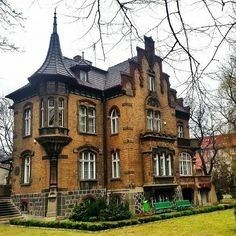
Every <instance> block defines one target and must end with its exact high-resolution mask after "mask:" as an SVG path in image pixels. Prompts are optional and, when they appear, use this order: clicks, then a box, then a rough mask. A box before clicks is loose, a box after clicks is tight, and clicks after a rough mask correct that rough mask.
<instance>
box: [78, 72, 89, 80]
mask: <svg viewBox="0 0 236 236" xmlns="http://www.w3.org/2000/svg"><path fill="white" fill-rule="evenodd" d="M79 77H80V80H82V81H86V82H87V81H88V73H87V72H86V71H83V70H81V71H80V72H79Z"/></svg>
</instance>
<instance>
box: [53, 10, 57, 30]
mask: <svg viewBox="0 0 236 236" xmlns="http://www.w3.org/2000/svg"><path fill="white" fill-rule="evenodd" d="M53 33H57V8H55V11H54V21H53Z"/></svg>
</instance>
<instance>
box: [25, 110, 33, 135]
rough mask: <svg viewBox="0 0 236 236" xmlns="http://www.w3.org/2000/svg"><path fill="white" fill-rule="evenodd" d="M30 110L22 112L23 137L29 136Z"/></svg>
mask: <svg viewBox="0 0 236 236" xmlns="http://www.w3.org/2000/svg"><path fill="white" fill-rule="evenodd" d="M31 122H32V119H31V108H26V109H25V110H24V136H29V135H31Z"/></svg>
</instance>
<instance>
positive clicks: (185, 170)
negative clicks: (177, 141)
mask: <svg viewBox="0 0 236 236" xmlns="http://www.w3.org/2000/svg"><path fill="white" fill-rule="evenodd" d="M179 169H180V175H192V174H193V170H192V157H191V156H190V154H188V153H187V152H181V153H180V155H179Z"/></svg>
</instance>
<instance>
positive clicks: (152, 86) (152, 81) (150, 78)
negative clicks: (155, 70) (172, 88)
mask: <svg viewBox="0 0 236 236" xmlns="http://www.w3.org/2000/svg"><path fill="white" fill-rule="evenodd" d="M148 90H149V91H151V92H154V91H155V78H154V77H153V76H151V75H148Z"/></svg>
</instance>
